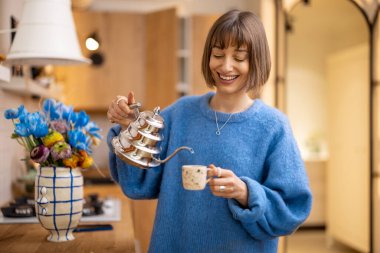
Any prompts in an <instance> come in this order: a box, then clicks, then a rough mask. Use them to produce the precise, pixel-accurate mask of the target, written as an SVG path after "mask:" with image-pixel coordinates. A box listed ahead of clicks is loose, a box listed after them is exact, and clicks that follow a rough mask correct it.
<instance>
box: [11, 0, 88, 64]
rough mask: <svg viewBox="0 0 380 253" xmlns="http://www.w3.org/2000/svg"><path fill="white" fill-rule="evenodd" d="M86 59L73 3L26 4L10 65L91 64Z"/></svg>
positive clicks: (34, 0)
mask: <svg viewBox="0 0 380 253" xmlns="http://www.w3.org/2000/svg"><path fill="white" fill-rule="evenodd" d="M90 62H91V61H90V60H88V59H86V58H84V57H83V56H82V53H81V50H80V46H79V44H78V37H77V34H76V31H75V25H74V19H73V16H72V13H71V2H70V0H24V6H23V11H22V17H21V20H20V22H19V24H18V26H17V32H16V36H15V39H14V41H13V43H12V45H11V49H10V51H9V54H8V55H7V57H6V61H5V63H6V64H7V65H33V66H40V65H48V64H52V65H73V64H81V63H90Z"/></svg>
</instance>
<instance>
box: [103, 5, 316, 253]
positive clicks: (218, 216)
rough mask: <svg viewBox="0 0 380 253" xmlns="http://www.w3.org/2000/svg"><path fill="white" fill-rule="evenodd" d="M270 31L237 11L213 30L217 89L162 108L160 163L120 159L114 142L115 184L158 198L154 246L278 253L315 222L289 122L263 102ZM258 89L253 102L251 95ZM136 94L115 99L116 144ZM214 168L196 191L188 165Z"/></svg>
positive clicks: (209, 68) (207, 73)
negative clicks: (281, 244) (185, 176)
mask: <svg viewBox="0 0 380 253" xmlns="http://www.w3.org/2000/svg"><path fill="white" fill-rule="evenodd" d="M270 65H271V64H270V54H269V49H268V43H267V39H266V35H265V31H264V28H263V25H262V23H261V22H260V20H259V19H258V18H257V17H256V16H255V15H254V14H253V13H251V12H245V11H244V12H242V11H237V10H233V11H229V12H227V13H225V14H224V15H222V16H221V17H220V18H219V19H218V20H217V21H216V22H215V23H214V25H213V26H212V28H211V30H210V32H209V34H208V37H207V40H206V43H205V48H204V54H203V60H202V72H203V75H204V77H205V80H206V82H207V84H208V85H209V86H210V87H215V89H216V92H210V93H207V94H205V95H203V96H188V97H183V98H181V99H179V100H178V101H177V102H176V103H174V104H173V105H171V106H169V107H167V108H166V109H165V110H163V111H162V113H161V115H162V116H163V117H164V120H165V128H164V130H163V135H164V141H163V142H162V143H161V147H162V153H161V155H162V157H166V155H167V154H171V153H172V152H173V151H174V150H175V149H176V148H178V147H180V146H189V147H191V148H193V149H194V151H195V153H194V154H190V153H188V152H180V153H178V154H177V155H176V156H175V157H174V158H172V159H171V160H169V161H168V162H167V163H165V164H162V165H161V166H159V167H156V168H151V169H146V170H142V169H139V168H135V167H132V166H130V165H128V164H126V163H124V162H123V161H122V160H120V159H119V158H118V157H117V156H116V155H115V154H114V153H113V152H112V146H111V145H110V148H111V152H110V168H111V174H112V177H113V178H114V180H115V181H116V182H117V183H118V184H120V186H121V187H122V189H123V191H124V192H125V194H126V195H127V196H128V197H130V198H133V199H152V198H158V206H157V212H156V219H155V225H154V229H153V233H152V238H151V243H150V250H149V251H150V252H192V253H193V252H226V253H227V252H228V253H231V252H240V253H243V252H258V253H263V252H269V253H272V252H277V243H278V237H279V236H281V235H286V234H290V233H292V232H293V231H294V230H295V229H297V227H298V226H299V225H300V224H301V223H302V222H303V221H304V220H305V219H306V218H307V216H308V215H309V212H310V208H311V201H312V198H311V193H310V189H309V184H308V179H307V176H306V173H305V169H304V165H303V161H302V159H301V157H300V154H299V151H298V148H297V145H296V142H295V140H294V137H293V135H292V130H291V128H290V125H289V122H288V120H287V118H286V116H284V115H283V114H282V113H281V112H280V111H278V110H276V109H274V108H272V107H269V106H267V105H265V104H264V102H263V101H261V100H260V99H258V98H257V97H258V95H259V94H260V91H261V88H262V86H263V85H264V83H265V82H266V81H267V79H268V76H269V72H270ZM249 92H251V93H250V94H253V98H251V97H250V96H249ZM133 102H134V97H133V93H130V94H129V95H128V97H118V98H116V99H115V100H114V101H113V102H112V103H111V105H110V107H109V111H108V113H107V116H108V119H109V120H110V121H112V122H115V123H118V125H116V126H114V127H113V128H112V129H111V130H110V131H109V135H108V142H109V143H110V141H111V140H112V138H113V137H115V136H117V135H118V134H119V133H120V130H121V128H125V127H127V126H128V125H129V123H130V122H131V121H132V120H133V112H132V111H131V110H130V109H129V107H128V104H131V103H133ZM186 164H199V165H209V167H210V168H211V170H210V175H209V176H210V177H213V179H211V180H210V181H209V187H207V188H206V189H205V190H203V191H187V190H184V189H183V187H182V182H181V167H182V165H186Z"/></svg>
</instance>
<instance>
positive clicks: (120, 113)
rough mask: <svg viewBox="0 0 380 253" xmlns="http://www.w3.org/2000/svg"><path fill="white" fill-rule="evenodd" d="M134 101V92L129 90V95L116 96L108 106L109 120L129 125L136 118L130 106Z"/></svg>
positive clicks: (124, 125)
mask: <svg viewBox="0 0 380 253" xmlns="http://www.w3.org/2000/svg"><path fill="white" fill-rule="evenodd" d="M132 103H135V98H134V93H133V92H129V93H128V96H127V97H125V96H116V98H115V99H113V100H112V102H111V104H110V106H109V107H108V111H107V118H108V120H109V121H110V122H111V123H118V124H120V125H122V126H123V127H127V126H128V125H129V124H130V123H131V122H132V121H133V120H134V118H135V117H134V112H133V110H132V109H130V108H129V104H132Z"/></svg>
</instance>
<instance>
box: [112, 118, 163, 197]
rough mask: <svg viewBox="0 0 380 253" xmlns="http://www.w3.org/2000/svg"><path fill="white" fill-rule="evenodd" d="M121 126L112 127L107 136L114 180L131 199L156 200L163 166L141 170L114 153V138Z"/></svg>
mask: <svg viewBox="0 0 380 253" xmlns="http://www.w3.org/2000/svg"><path fill="white" fill-rule="evenodd" d="M120 130H121V127H120V126H119V125H117V126H114V127H112V128H111V129H110V130H109V132H108V136H107V143H108V146H109V150H110V151H109V166H110V172H111V177H112V179H113V180H114V181H115V182H116V183H118V184H119V185H120V187H121V189H122V190H123V192H124V194H125V195H127V196H128V197H129V198H131V199H154V198H157V197H158V194H159V192H160V182H161V178H162V168H161V166H158V167H155V168H148V169H140V168H138V167H134V166H131V165H129V164H127V163H126V162H124V161H123V160H121V159H120V158H118V157H117V155H116V154H115V153H114V152H113V147H112V144H111V141H112V138H114V137H115V136H117V135H118V134H119V133H120Z"/></svg>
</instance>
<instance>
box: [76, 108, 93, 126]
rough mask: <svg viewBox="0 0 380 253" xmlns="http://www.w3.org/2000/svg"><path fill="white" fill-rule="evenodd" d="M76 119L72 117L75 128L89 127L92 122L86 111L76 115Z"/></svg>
mask: <svg viewBox="0 0 380 253" xmlns="http://www.w3.org/2000/svg"><path fill="white" fill-rule="evenodd" d="M74 114H75V117H72V122H73V123H74V126H75V128H82V127H85V126H86V125H87V123H88V122H89V121H90V117H89V116H88V115H87V114H86V112H85V111H80V112H79V113H78V112H76V113H74Z"/></svg>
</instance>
